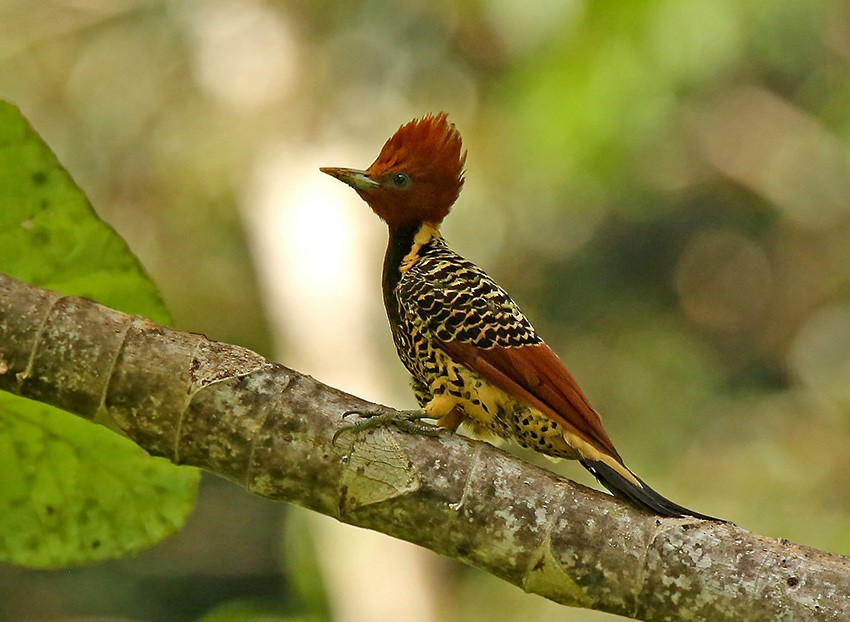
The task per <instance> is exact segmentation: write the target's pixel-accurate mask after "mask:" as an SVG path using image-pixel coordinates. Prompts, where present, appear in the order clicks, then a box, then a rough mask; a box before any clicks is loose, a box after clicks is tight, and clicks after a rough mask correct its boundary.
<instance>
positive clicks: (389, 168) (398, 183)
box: [320, 112, 466, 226]
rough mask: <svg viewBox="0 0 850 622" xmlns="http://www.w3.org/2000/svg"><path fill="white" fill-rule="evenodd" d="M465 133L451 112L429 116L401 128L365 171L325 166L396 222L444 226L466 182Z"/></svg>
mask: <svg viewBox="0 0 850 622" xmlns="http://www.w3.org/2000/svg"><path fill="white" fill-rule="evenodd" d="M465 161H466V153H465V152H463V153H461V140H460V133H459V132H458V131H457V129H455V126H454V124H453V123H449V122H448V121H447V120H446V113H444V112H441V113H440V114H437V115H431V114H428V115H425V116H424V117H422V118H421V119H414V120H413V121H411V122H410V123H406V124H404V125H402V126H401V127H400V128H398V131H397V132H396V133H395V134H393V136H392V137H391V138H390V139H389V140H388V141H387V142H386V143H385V144H384V147H383V148H382V149H381V153H380V154H378V159H377V160H375V161H374V162H373V163H372V166H370V167H369V168H367V169H366V170H365V171H360V170H356V169H350V168H322V169H320V170H321V171H322V172H323V173H327V174H328V175H331V176H332V177H336V178H337V179H339V180H340V181H343V182H345V183H347V184H348V185H349V186H351V187H352V188H354V189H355V190H356V191H357V194H359V195H360V196H361V198H362V199H363V200H364V201H366V203H368V204H369V207H371V208H372V211H374V212H375V213H376V214H377V215H378V216H380V217H381V218H382V219H383V220H384V221H385V222H386V223H387V224H389V225H391V226H405V225H410V224H415V223H418V222H429V223H433V224H435V225H438V224H439V223H440V222H441V221H442V220H443V218H445V217H446V215H447V214H448V213H449V209H451V206H452V204H453V203H454V202H455V201H456V200H457V197H458V195H459V194H460V189H461V188H462V187H463V165H464V162H465Z"/></svg>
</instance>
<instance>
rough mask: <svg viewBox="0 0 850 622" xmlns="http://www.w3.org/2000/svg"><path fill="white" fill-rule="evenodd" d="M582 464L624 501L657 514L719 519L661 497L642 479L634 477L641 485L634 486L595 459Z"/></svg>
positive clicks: (582, 461) (584, 461) (583, 461)
mask: <svg viewBox="0 0 850 622" xmlns="http://www.w3.org/2000/svg"><path fill="white" fill-rule="evenodd" d="M580 462H581V464H582V466H583V467H584V468H585V469H587V470H588V471H590V472H591V473H592V474H593V476H594V477H595V478H596V479H597V480H598V481H599V483H600V484H602V485H603V486H605V488H607V489H608V490H610V491H611V492H612V493H613V495H614V496H615V497H619V498H620V499H623V500H624V501H628V502H630V503H632V504H634V505H637V506H639V507H642V508H644V509H646V510H649V511H650V512H653V513H655V514H658V515H659V516H671V517H674V518H684V517H686V516H692V517H694V518H700V519H703V520H713V521H719V520H720V519H718V518H714V517H713V516H707V515H705V514H700V513H699V512H694V511H693V510H689V509H688V508H686V507H682V506H681V505H679V504H678V503H673V502H672V501H670V499H667V498H666V497H663V496H662V495H660V494H658V493H657V492H655V491H654V490H653V489H652V488H650V487H649V486H647V485H646V484H645V483H644V482H643V480H641V479H640V478H638V477H637V476H635V477H636V479H637V480H638V481H639V482H640V483H641V484H642V486H636V485H635V484H634V483H633V482H631V481H629V480H628V479H626V478H625V477H623V476H622V475H621V474H620V473H618V472H617V471H616V470H614V469H613V468H611V467H610V466H608V465H607V464H605V463H604V462H600V461H597V460H580Z"/></svg>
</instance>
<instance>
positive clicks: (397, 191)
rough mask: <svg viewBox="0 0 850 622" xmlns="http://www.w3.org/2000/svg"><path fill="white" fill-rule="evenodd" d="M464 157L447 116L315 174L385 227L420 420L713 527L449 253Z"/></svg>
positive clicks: (516, 313) (398, 339) (485, 280)
mask: <svg viewBox="0 0 850 622" xmlns="http://www.w3.org/2000/svg"><path fill="white" fill-rule="evenodd" d="M465 162H466V152H465V151H463V150H462V145H461V137H460V133H459V132H458V131H457V129H456V128H455V126H454V124H452V123H449V122H448V120H447V115H446V113H440V114H436V115H431V114H429V115H425V116H424V117H422V118H420V119H414V120H413V121H410V122H409V123H406V124H405V125H402V126H401V127H400V128H399V129H398V131H397V132H396V133H395V134H394V135H393V136H392V137H391V138H390V139H389V140H387V142H386V143H385V144H384V146H383V148H382V149H381V152H380V154H379V155H378V158H377V159H376V160H375V162H374V163H372V165H371V166H370V167H369V168H367V169H366V170H356V169H349V168H322V169H320V170H321V171H322V172H323V173H327V174H328V175H331V176H332V177H335V178H336V179H339V180H340V181H342V182H344V183H346V184H348V185H349V186H351V187H352V188H354V190H355V191H356V192H357V194H359V195H360V197H361V198H362V199H363V200H364V201H366V203H367V204H368V205H369V207H371V208H372V210H373V211H374V212H375V213H376V214H377V215H378V216H379V217H380V218H381V219H382V220H383V221H384V222H385V223H386V224H387V226H388V229H389V243H388V245H387V251H386V255H385V257H384V267H383V279H382V289H383V298H384V306H385V308H386V313H387V317H388V319H389V323H390V327H391V329H392V336H393V342H394V343H395V347H396V350H397V351H398V355H399V358H400V359H401V362H402V363H403V364H404V366H405V367H406V368H407V371H408V372H410V375H411V377H412V378H411V383H412V386H413V391H414V393H415V395H416V399H417V401H418V402H419V405H420V406H421V407H422V412H421V414H420V415H418V416H419V417H425V418H428V419H434V420H436V424H437V426H440V427H443V428H448V429H450V430H452V431H456V430H457V428H458V426H459V425H460V424H461V423H465V424H466V425H468V426H469V428H470V429H471V431H472V432H473V434H475V435H476V436H479V437H485V438H486V437H487V436H488V435H496V436H498V437H502V438H506V439H511V440H513V441H515V442H517V443H518V444H519V445H522V446H523V447H528V448H531V449H534V450H537V451H539V452H542V453H544V454H546V455H549V456H553V457H557V458H567V459H573V460H576V459H577V460H579V461H580V462H581V464H582V465H583V466H584V467H585V468H586V469H587V470H588V471H590V472H591V473H592V474H593V475H594V476H595V477H596V479H597V480H598V481H599V482H600V483H601V484H603V485H604V486H605V487H606V488H608V489H609V490H610V491H611V492H612V493H613V494H614V495H615V496H617V497H620V498H622V499H624V500H626V501H629V502H631V503H633V504H635V505H637V506H639V507H643V508H644V509H647V510H649V511H651V512H654V513H655V514H658V515H660V516H671V517H684V516H691V517H695V518H701V519H708V520H713V519H712V518H711V517H709V516H705V515H703V514H699V513H697V512H694V511H692V510H689V509H687V508H684V507H682V506H680V505H678V504H676V503H674V502H672V501H670V500H669V499H666V498H665V497H663V496H662V495H660V494H659V493H657V492H656V491H654V490H653V489H652V488H650V487H649V486H648V485H647V484H646V483H644V482H643V481H642V480H641V479H640V478H639V477H638V476H637V475H635V474H634V473H633V472H632V471H631V470H630V469H629V468H628V467H627V466H626V465H625V463H624V462H623V459H622V458H621V457H620V454H619V453H618V452H617V450H616V449H615V448H614V444H613V443H612V442H611V439H610V438H609V436H608V433H607V432H606V431H605V429H604V428H603V426H602V420H601V419H600V417H599V414H598V413H597V412H596V411H595V410H594V409H593V407H592V406H591V405H590V402H589V401H588V399H587V398H586V397H585V395H584V393H583V392H582V390H581V389H580V388H579V385H578V383H577V382H576V380H575V379H574V378H573V376H572V374H570V372H569V371H568V370H567V368H566V367H565V366H564V365H563V364H562V363H561V361H560V359H559V358H558V356H557V355H556V354H555V352H553V351H552V350H551V349H550V348H549V346H547V345H546V343H544V341H543V339H541V338H540V336H539V335H538V334H537V332H536V331H535V330H534V328H533V327H532V325H531V323H530V322H529V321H528V319H527V318H526V317H525V315H524V314H523V313H522V311H521V310H520V308H519V306H518V305H517V304H516V303H515V302H514V301H513V300H512V299H511V297H510V296H509V295H508V294H507V292H505V290H503V289H502V288H501V287H499V285H497V284H496V282H495V281H494V280H493V279H492V278H490V277H489V276H488V275H487V274H486V273H485V272H484V271H483V270H482V269H481V268H479V267H478V266H476V265H475V264H474V263H472V262H470V261H468V260H466V259H464V258H463V257H461V256H460V255H458V254H457V253H455V252H454V251H452V250H451V249H450V248H449V247H448V245H447V244H446V241H445V240H444V239H443V236H442V235H441V234H440V224H441V223H442V222H443V219H444V218H445V217H446V216H447V215H448V213H449V210H450V208H451V207H452V205H453V204H454V202H455V201H456V200H457V198H458V195H459V194H460V191H461V189H462V187H463V182H464V164H465ZM414 417H416V415H414Z"/></svg>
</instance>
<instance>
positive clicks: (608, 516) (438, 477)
mask: <svg viewBox="0 0 850 622" xmlns="http://www.w3.org/2000/svg"><path fill="white" fill-rule="evenodd" d="M0 389H3V390H6V391H10V392H12V393H15V394H18V395H21V396H24V397H28V398H32V399H35V400H39V401H42V402H45V403H48V404H52V405H55V406H58V407H60V408H63V409H65V410H67V411H69V412H71V413H74V414H76V415H79V416H81V417H84V418H86V419H89V420H92V421H97V422H99V423H103V424H105V425H108V426H110V427H111V428H113V429H116V430H118V431H120V432H121V433H123V434H125V435H127V436H129V437H130V438H131V439H133V440H134V441H135V442H136V443H138V444H139V445H140V446H141V447H143V448H144V449H146V450H147V451H148V452H150V453H151V454H155V455H159V456H164V457H166V458H168V459H169V460H171V461H173V462H175V463H178V464H189V465H193V466H197V467H200V468H203V469H206V470H208V471H210V472H212V473H216V474H218V475H221V476H224V477H226V478H228V479H230V480H232V481H234V482H236V483H238V484H240V485H241V486H244V487H245V488H246V489H248V490H250V491H252V492H254V493H257V494H259V495H263V496H266V497H269V498H272V499H278V500H281V501H288V502H290V503H295V504H298V505H302V506H305V507H308V508H310V509H313V510H316V511H317V512H322V513H323V514H327V515H330V516H333V517H335V518H337V519H339V520H341V521H343V522H346V523H350V524H352V525H357V526H360V527H366V528H369V529H374V530H377V531H381V532H383V533H386V534H389V535H392V536H395V537H398V538H402V539H404V540H408V541H410V542H414V543H416V544H420V545H422V546H424V547H427V548H429V549H431V550H433V551H436V552H438V553H441V554H443V555H446V556H448V557H452V558H454V559H458V560H460V561H463V562H466V563H469V564H472V565H474V566H477V567H479V568H482V569H484V570H486V571H487V572H490V573H492V574H494V575H496V576H499V577H501V578H503V579H505V580H506V581H509V582H511V583H513V584H515V585H518V586H519V587H521V588H523V589H524V590H526V591H528V592H533V593H536V594H540V595H542V596H545V597H546V598H550V599H552V600H554V601H556V602H559V603H563V604H565V605H571V606H578V607H589V608H593V609H599V610H603V611H608V612H612V613H617V614H620V615H624V616H629V617H634V618H637V619H642V620H674V619H680V620H711V621H717V622H720V621H724V620H729V621H732V620H734V621H740V620H771V621H772V620H777V619H787V620H812V621H814V620H817V621H819V622H821V621H824V620H836V621H838V620H848V619H850V560H848V559H847V558H844V557H840V556H837V555H833V554H830V553H825V552H821V551H817V550H814V549H809V548H805V547H801V546H797V545H794V544H791V543H789V542H787V541H785V540H776V539H771V538H766V537H764V536H760V535H756V534H752V533H749V532H747V531H745V530H743V529H741V528H740V527H737V526H735V525H732V524H728V523H713V522H706V521H699V520H696V519H669V518H659V517H656V516H652V515H650V514H646V513H644V512H642V511H640V510H637V509H635V508H633V507H631V506H628V505H626V504H624V503H622V502H620V501H618V500H616V499H614V498H612V497H610V496H608V495H605V494H603V493H600V492H597V491H594V490H590V489H588V488H585V487H583V486H580V485H578V484H575V483H573V482H570V481H568V480H565V479H563V478H561V477H559V476H557V475H555V474H553V473H550V472H548V471H545V470H542V469H540V468H537V467H535V466H532V465H529V464H526V463H524V462H522V461H521V460H519V459H517V458H515V457H512V456H511V455H509V454H507V453H505V452H503V451H501V450H499V449H496V448H494V447H492V446H490V445H488V444H486V443H481V442H476V441H472V440H468V439H466V438H463V437H461V436H458V435H455V434H451V433H448V432H445V433H440V434H439V436H438V437H437V438H432V437H426V436H412V435H406V434H402V433H400V432H398V431H396V430H394V429H386V428H382V429H377V430H373V431H369V432H366V433H361V432H356V433H354V432H352V433H346V434H343V435H341V436H340V437H339V438H338V439H337V442H336V443H335V444H334V443H333V442H332V437H333V434H334V431H335V430H337V429H338V428H339V426H340V425H342V419H341V417H340V415H341V413H342V412H344V411H346V410H350V409H358V408H359V409H364V408H366V409H368V408H370V407H374V405H372V404H369V403H367V402H364V401H363V400H360V399H358V398H356V397H354V396H351V395H348V394H346V393H343V392H341V391H338V390H336V389H333V388H331V387H328V386H325V385H323V384H321V383H319V382H317V381H315V380H313V379H312V378H310V377H309V376H305V375H302V374H300V373H298V372H296V371H293V370H291V369H288V368H286V367H283V366H282V365H279V364H277V363H273V362H270V361H268V360H266V359H264V358H262V357H261V356H259V355H258V354H255V353H254V352H251V351H249V350H246V349H244V348H240V347H238V346H232V345H227V344H222V343H218V342H214V341H211V340H209V339H207V338H206V337H204V336H203V335H197V334H191V333H183V332H178V331H173V330H170V329H168V328H165V327H162V326H159V325H156V324H154V323H152V322H150V321H148V320H145V319H142V318H138V317H131V316H128V315H125V314H123V313H120V312H118V311H115V310H112V309H109V308H106V307H103V306H101V305H99V304H96V303H93V302H91V301H88V300H85V299H81V298H74V297H64V296H61V295H60V294H57V293H55V292H50V291H47V290H42V289H38V288H36V287H33V286H30V285H27V284H25V283H22V282H19V281H16V280H14V279H11V278H9V277H6V276H3V275H0Z"/></svg>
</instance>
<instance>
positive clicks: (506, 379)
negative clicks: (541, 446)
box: [440, 341, 622, 463]
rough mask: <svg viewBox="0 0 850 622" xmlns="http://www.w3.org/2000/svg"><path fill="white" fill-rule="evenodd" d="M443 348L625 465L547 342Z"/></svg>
mask: <svg viewBox="0 0 850 622" xmlns="http://www.w3.org/2000/svg"><path fill="white" fill-rule="evenodd" d="M440 347H441V348H442V349H443V350H444V351H445V352H446V354H448V355H449V356H450V357H451V358H452V360H454V361H455V362H458V363H461V364H462V365H464V366H466V367H467V368H468V369H470V370H472V371H474V372H476V373H477V374H478V375H480V376H481V377H482V378H484V379H485V380H487V381H488V382H491V383H492V384H494V385H495V386H497V387H498V388H500V389H502V390H503V391H505V392H506V393H508V394H509V395H512V396H514V397H515V398H517V399H518V400H520V401H522V402H525V403H527V404H529V405H530V406H533V407H535V408H537V409H538V410H539V411H540V412H542V413H543V414H544V415H546V416H548V417H549V418H550V419H552V421H555V422H556V423H558V425H560V426H562V427H563V428H564V429H565V430H566V431H568V432H571V433H573V434H575V435H577V436H578V437H579V438H581V439H582V440H584V441H586V442H588V443H590V444H591V445H593V446H594V447H596V448H597V449H599V450H600V451H602V452H604V453H606V454H608V455H609V456H611V457H613V458H614V459H615V460H617V462H620V463H622V459H621V458H620V456H619V454H618V453H617V450H616V449H615V448H614V444H613V443H612V442H611V439H610V438H609V436H608V433H607V432H606V431H605V429H604V428H603V427H602V420H601V419H600V417H599V415H598V414H597V412H596V411H595V410H594V409H593V407H592V406H591V405H590V403H589V402H588V401H587V398H586V397H585V395H584V393H582V391H581V389H580V388H579V386H578V383H577V382H576V380H575V378H573V376H572V374H571V373H570V372H569V371H568V370H567V368H566V367H564V364H563V363H561V359H559V358H558V355H557V354H555V353H554V352H553V351H552V349H551V348H550V347H549V346H547V345H546V344H545V343H540V344H536V345H524V346H515V347H502V346H494V347H491V348H479V347H477V346H475V345H473V344H471V343H468V342H462V341H449V342H442V343H441V344H440Z"/></svg>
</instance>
